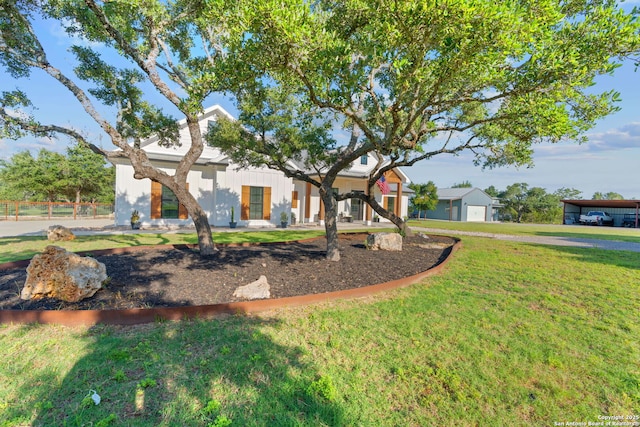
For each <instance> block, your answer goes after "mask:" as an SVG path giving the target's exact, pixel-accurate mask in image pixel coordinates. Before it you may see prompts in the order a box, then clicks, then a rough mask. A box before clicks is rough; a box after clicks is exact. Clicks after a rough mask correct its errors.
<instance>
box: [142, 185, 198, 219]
mask: <svg viewBox="0 0 640 427" xmlns="http://www.w3.org/2000/svg"><path fill="white" fill-rule="evenodd" d="M187 190H189V184H187ZM188 217H189V215H188V213H187V209H186V208H185V207H184V206H183V205H181V204H180V202H179V201H178V197H177V196H176V195H175V193H174V192H173V191H171V189H169V188H168V187H165V186H164V185H162V184H160V183H159V182H155V181H151V219H187V218H188Z"/></svg>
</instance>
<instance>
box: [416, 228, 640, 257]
mask: <svg viewBox="0 0 640 427" xmlns="http://www.w3.org/2000/svg"><path fill="white" fill-rule="evenodd" d="M412 229H413V230H414V231H421V232H425V233H441V234H450V235H459V236H478V237H488V238H490V239H497V240H511V241H514V242H525V243H535V244H539V245H552V246H575V247H581V248H597V249H607V250H612V251H631V252H640V243H633V242H620V241H615V240H600V239H583V238H578V237H557V236H514V235H510V234H493V233H481V232H474V231H456V230H441V229H438V228H421V227H413V228H412Z"/></svg>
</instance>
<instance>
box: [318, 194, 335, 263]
mask: <svg viewBox="0 0 640 427" xmlns="http://www.w3.org/2000/svg"><path fill="white" fill-rule="evenodd" d="M320 197H322V202H323V203H324V229H325V232H326V234H327V261H340V248H339V246H338V224H337V222H336V216H337V215H338V203H337V202H336V199H335V198H334V197H333V192H332V190H331V188H329V191H326V189H325V188H324V187H321V188H320Z"/></svg>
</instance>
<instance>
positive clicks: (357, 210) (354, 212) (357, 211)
mask: <svg viewBox="0 0 640 427" xmlns="http://www.w3.org/2000/svg"><path fill="white" fill-rule="evenodd" d="M362 205H363V202H362V200H360V199H351V217H352V218H353V220H354V221H361V220H362Z"/></svg>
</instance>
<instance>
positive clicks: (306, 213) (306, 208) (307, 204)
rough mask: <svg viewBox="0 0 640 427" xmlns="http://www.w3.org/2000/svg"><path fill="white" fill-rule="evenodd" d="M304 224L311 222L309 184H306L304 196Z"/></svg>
mask: <svg viewBox="0 0 640 427" xmlns="http://www.w3.org/2000/svg"><path fill="white" fill-rule="evenodd" d="M304 218H305V221H304V222H311V220H312V218H311V183H310V182H307V187H306V194H305V196H304Z"/></svg>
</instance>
